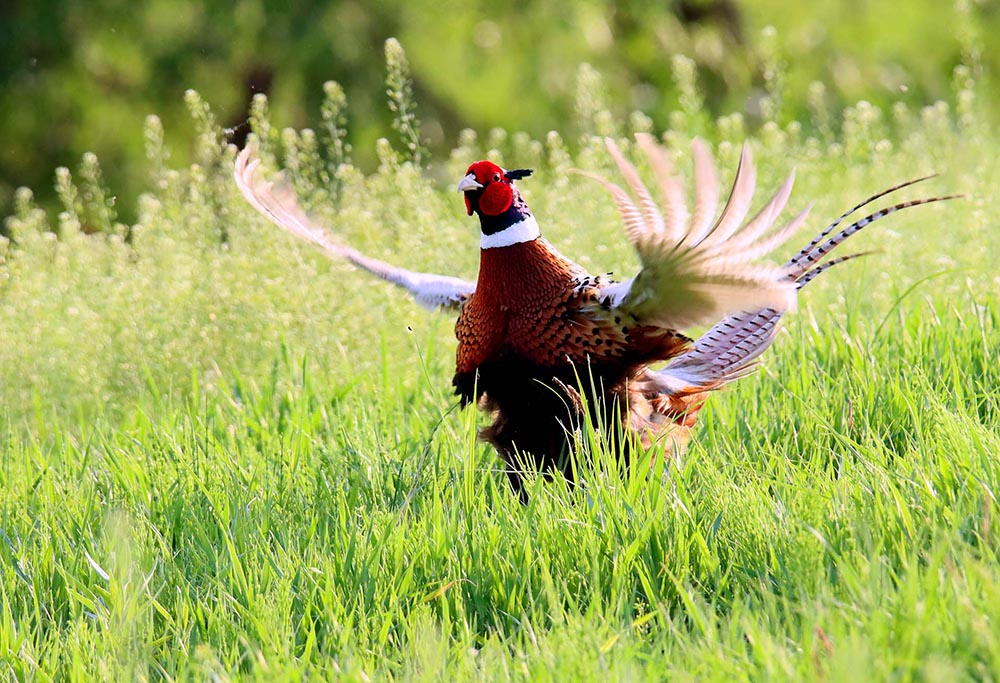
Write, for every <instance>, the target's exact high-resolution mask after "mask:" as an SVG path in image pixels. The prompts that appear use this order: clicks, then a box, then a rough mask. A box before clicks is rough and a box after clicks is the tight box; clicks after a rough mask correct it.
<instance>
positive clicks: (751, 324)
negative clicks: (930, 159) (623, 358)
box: [643, 176, 959, 396]
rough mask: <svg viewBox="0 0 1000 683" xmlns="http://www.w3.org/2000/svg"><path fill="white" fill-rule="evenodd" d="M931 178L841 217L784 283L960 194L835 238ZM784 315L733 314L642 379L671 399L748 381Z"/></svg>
mask: <svg viewBox="0 0 1000 683" xmlns="http://www.w3.org/2000/svg"><path fill="white" fill-rule="evenodd" d="M931 177H933V176H927V177H924V178H917V179H916V180H911V181H908V182H905V183H902V184H899V185H896V186H894V187H890V188H888V189H887V190H883V191H882V192H879V193H878V194H875V195H873V196H871V197H869V198H867V199H866V200H864V201H863V202H861V203H860V204H858V205H857V206H855V207H854V208H852V209H851V210H850V211H847V212H845V213H844V214H842V215H841V216H840V217H839V218H837V220H835V221H833V222H832V223H831V224H830V225H828V226H827V227H826V228H825V229H824V230H823V231H822V232H821V233H820V234H819V235H818V236H817V237H816V238H815V239H813V240H812V241H811V242H809V244H807V245H806V246H805V247H804V248H803V249H802V250H801V251H799V252H798V253H797V254H796V255H795V256H794V257H792V258H791V259H790V260H789V261H788V262H787V263H786V264H785V270H786V275H785V278H786V281H787V282H789V283H790V284H792V286H794V287H795V288H796V289H802V288H803V287H805V286H806V285H807V284H809V283H810V282H812V280H814V279H815V278H816V277H817V276H819V275H820V274H822V273H824V272H826V271H827V270H829V269H830V268H832V267H833V266H836V265H838V264H840V263H843V262H844V261H847V260H850V259H852V258H856V257H858V256H864V255H865V254H864V253H854V254H848V255H846V256H840V257H838V258H832V259H828V260H826V261H822V262H820V260H821V259H823V258H825V257H826V255H828V254H829V253H830V252H831V251H833V250H834V249H835V248H836V247H837V246H838V245H840V244H842V243H843V242H845V241H846V240H847V239H848V238H849V237H851V235H854V234H855V233H857V232H859V231H860V230H863V229H864V228H865V227H867V226H869V225H871V224H872V223H874V222H875V221H877V220H880V219H882V218H885V217H886V216H888V215H889V214H892V213H895V212H897V211H902V210H903V209H908V208H911V207H914V206H920V205H922V204H930V203H933V202H940V201H945V200H948V199H955V198H957V197H958V196H959V195H947V196H940V197H927V198H925V199H915V200H911V201H906V202H901V203H898V204H895V205H892V206H888V207H886V208H884V209H881V210H879V211H876V212H874V213H872V214H869V215H867V216H865V217H864V218H861V219H859V220H857V221H855V222H853V223H851V224H850V225H848V226H847V227H846V228H843V229H842V230H841V231H840V232H838V233H836V234H834V235H833V236H831V233H833V231H834V230H835V229H836V228H837V226H839V225H840V224H841V223H842V222H843V220H844V219H845V218H847V217H848V216H850V215H851V214H852V213H854V212H855V211H857V210H858V209H861V208H863V207H864V206H867V205H868V204H869V203H871V202H873V201H875V200H877V199H880V198H881V197H884V196H886V195H887V194H889V193H891V192H895V191H896V190H901V189H903V188H904V187H909V186H910V185H914V184H915V183H919V182H921V181H924V180H927V179H928V178H931ZM781 316H782V311H780V310H776V309H774V308H759V309H757V310H750V311H746V312H742V313H737V314H734V315H730V316H728V317H726V318H725V319H723V320H722V321H721V322H719V323H718V324H716V325H715V326H714V327H712V328H711V329H710V330H708V331H707V332H705V334H703V335H702V336H701V337H699V338H698V340H697V341H696V342H695V343H694V346H693V348H692V349H691V350H690V351H688V352H686V353H684V354H681V355H680V356H677V357H676V358H674V359H673V360H672V361H671V362H670V363H669V364H668V365H667V366H666V367H664V368H663V369H661V370H659V371H656V372H653V371H649V372H648V373H647V374H646V376H644V377H643V381H644V382H645V383H646V384H649V385H652V386H653V388H655V389H656V390H658V391H662V392H664V393H666V394H669V395H671V396H686V395H689V394H696V393H700V392H704V391H707V390H711V389H716V388H719V387H720V386H722V385H725V384H728V383H729V382H732V381H734V380H737V379H739V378H740V377H744V376H746V375H748V374H750V373H751V372H753V370H754V369H755V368H756V365H757V363H756V360H757V358H758V356H760V354H762V353H763V352H764V351H765V350H766V349H767V348H768V347H769V346H770V345H771V343H772V342H773V341H774V337H775V335H776V334H777V332H778V329H779V321H780V320H781Z"/></svg>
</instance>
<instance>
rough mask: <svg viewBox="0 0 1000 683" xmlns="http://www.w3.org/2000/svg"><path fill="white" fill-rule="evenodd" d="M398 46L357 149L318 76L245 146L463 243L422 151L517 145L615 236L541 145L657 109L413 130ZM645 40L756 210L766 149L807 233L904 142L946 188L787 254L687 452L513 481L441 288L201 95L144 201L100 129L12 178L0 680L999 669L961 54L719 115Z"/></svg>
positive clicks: (988, 674)
mask: <svg viewBox="0 0 1000 683" xmlns="http://www.w3.org/2000/svg"><path fill="white" fill-rule="evenodd" d="M391 52H392V51H391V50H390V57H392V56H393V55H392V54H391ZM396 56H397V57H399V56H400V55H396ZM390 62H392V59H390ZM397 62H399V60H398V59H397ZM390 66H391V68H390V79H389V82H390V91H391V92H390V100H391V101H392V103H393V105H394V107H395V110H396V111H397V114H398V116H397V121H396V123H397V125H396V128H397V132H396V134H395V135H394V139H395V140H397V141H396V142H395V143H390V142H387V141H381V142H380V143H379V146H378V155H379V160H380V165H379V167H378V169H377V170H375V171H374V172H371V173H362V172H361V171H360V170H358V169H357V168H355V167H354V166H352V165H351V163H350V150H349V149H348V148H347V147H346V146H345V145H344V144H343V135H342V133H343V130H344V129H343V126H344V121H343V116H342V114H343V93H342V91H340V90H339V88H337V87H336V86H334V85H330V86H328V88H327V93H326V94H327V100H326V104H325V105H324V108H323V110H322V111H321V112H317V113H316V118H315V121H316V132H313V131H293V130H283V129H281V127H280V126H281V122H280V121H273V120H271V119H270V117H269V116H268V114H267V107H266V101H264V100H263V99H258V100H257V103H256V109H255V115H254V128H255V131H256V133H257V135H258V137H259V139H260V140H261V144H262V148H263V151H264V156H265V158H266V159H268V160H269V161H270V162H271V163H272V164H273V165H274V166H283V167H288V168H289V169H290V173H291V175H292V178H293V179H294V182H295V184H296V186H297V187H298V188H299V190H300V192H301V194H302V195H303V197H305V198H306V200H307V202H308V204H309V205H310V206H311V207H312V210H313V211H314V213H315V214H316V215H317V216H318V217H321V218H323V219H324V220H325V221H326V222H327V223H328V224H329V225H330V226H331V227H332V229H333V230H335V232H336V233H337V234H339V235H341V236H342V237H343V239H344V240H345V241H347V242H349V243H351V244H352V245H354V246H356V247H358V248H360V249H362V250H366V251H368V252H369V253H371V254H373V255H376V256H380V257H383V258H387V259H390V260H392V261H394V262H396V263H399V264H401V265H404V266H406V267H408V268H413V269H426V270H431V271H434V272H445V273H450V274H456V275H463V276H467V277H473V276H474V275H475V272H476V266H477V259H478V253H477V252H478V248H477V245H478V229H477V225H476V224H475V222H474V221H473V220H472V219H468V218H466V217H465V215H464V211H463V207H462V202H461V199H460V198H459V197H458V196H457V195H456V194H455V193H454V192H453V187H454V182H455V181H456V179H458V178H459V177H461V175H462V173H463V171H464V169H465V167H466V166H467V165H468V163H470V162H471V161H473V160H475V159H478V158H482V157H484V156H487V157H490V158H493V159H496V160H499V161H501V162H505V163H509V164H510V165H516V166H518V167H532V168H534V169H536V172H535V175H534V176H532V177H531V178H530V179H526V180H524V181H522V182H521V187H522V189H523V192H524V193H525V195H526V198H527V200H528V202H529V203H530V205H531V206H532V208H533V210H534V212H535V214H536V215H537V216H538V218H539V222H540V223H541V224H542V226H543V232H544V233H545V234H546V236H547V237H548V238H549V239H550V240H552V241H553V242H554V243H555V244H556V245H557V246H558V247H559V249H560V250H561V251H562V252H563V253H565V254H567V255H568V256H571V257H573V258H576V259H578V260H579V261H580V262H582V263H583V264H584V265H586V266H588V267H590V268H592V269H593V270H595V271H598V272H605V271H609V270H612V271H615V272H616V273H618V274H619V275H623V274H627V273H629V271H630V269H632V268H634V267H635V264H636V262H635V258H634V256H633V255H632V253H631V252H630V248H629V246H628V244H627V242H626V240H625V238H624V234H623V231H622V227H621V225H620V222H619V219H618V217H617V214H616V211H615V209H614V206H613V203H612V201H611V198H610V197H609V196H608V195H606V194H605V193H604V192H603V190H599V189H598V187H597V186H596V185H594V184H593V183H592V182H591V181H589V180H587V179H586V178H583V177H580V176H578V175H574V174H573V173H571V169H572V168H574V167H579V168H585V169H591V170H599V171H602V172H606V173H609V174H610V173H612V167H611V162H610V159H608V158H607V157H606V155H605V154H604V153H603V151H602V146H601V142H600V138H599V136H601V135H612V136H615V137H618V138H621V139H622V141H623V144H624V143H626V142H627V140H628V138H629V137H630V135H631V133H632V132H633V131H635V130H648V129H649V127H650V123H649V119H648V118H646V117H645V116H644V115H642V114H641V113H636V114H634V115H632V116H631V117H630V118H627V119H626V120H620V119H619V118H617V117H614V116H612V115H611V114H609V113H608V110H607V106H606V104H605V101H604V98H603V95H602V91H601V86H600V78H599V76H598V75H597V74H596V73H595V72H593V71H587V70H583V71H582V72H581V79H580V88H579V94H578V117H577V118H578V120H577V121H575V122H574V124H573V125H574V127H575V128H574V130H575V129H576V128H579V129H580V130H581V131H582V132H581V133H580V135H576V134H575V133H569V132H567V131H560V132H552V133H550V134H549V135H548V136H547V137H546V138H545V139H541V140H535V139H531V138H529V137H528V136H527V135H524V134H518V133H516V132H513V131H510V132H508V131H503V130H493V131H486V132H481V133H480V134H478V135H476V134H474V133H472V132H471V131H466V132H464V133H463V134H462V136H461V138H460V143H459V146H458V147H457V148H456V149H455V150H454V151H453V152H452V154H451V156H450V158H448V159H440V158H437V159H433V158H432V159H428V158H427V156H426V155H425V154H423V153H422V150H421V146H420V133H419V128H418V123H417V120H416V118H414V116H413V108H412V105H413V101H412V96H411V95H410V94H409V92H408V87H407V83H406V78H405V65H403V64H401V63H397V64H396V65H395V66H392V65H390ZM673 68H674V72H675V78H676V79H677V83H678V86H679V87H680V89H681V92H682V94H683V96H682V97H681V102H682V107H681V108H680V109H678V110H677V112H675V114H674V116H673V117H672V119H671V126H670V129H669V130H667V131H655V132H656V133H657V134H661V133H662V135H663V139H664V140H665V141H666V143H667V144H668V146H669V147H670V149H671V151H672V153H673V154H674V156H675V160H676V163H677V166H678V168H679V169H682V170H683V173H684V176H685V178H686V179H687V180H690V176H691V173H690V164H689V162H690V158H689V157H690V154H689V150H690V145H689V141H690V139H691V138H692V137H693V136H694V135H701V136H704V137H706V138H707V139H708V140H709V141H710V142H711V143H712V145H713V148H714V150H715V153H716V156H717V159H718V161H719V165H720V169H724V171H723V176H724V177H725V178H726V179H727V181H728V180H729V179H731V177H732V175H731V174H732V173H733V171H734V169H735V165H736V159H737V157H738V154H739V147H740V145H741V144H742V142H743V140H744V138H750V139H751V143H752V145H753V148H754V152H755V158H756V160H757V163H758V169H759V185H758V186H759V188H761V189H760V190H759V194H758V197H757V203H756V206H759V205H760V204H761V203H762V202H763V201H764V200H765V197H764V196H763V194H764V193H767V192H769V191H773V190H775V189H776V188H777V187H778V185H779V184H780V182H781V181H782V180H783V178H784V176H785V174H787V172H788V171H789V170H790V168H791V167H795V169H796V171H797V181H796V187H795V191H794V194H793V197H792V201H791V204H790V207H789V210H788V215H789V216H791V215H793V214H794V213H795V212H797V211H799V210H800V209H801V208H802V207H804V206H805V205H806V204H807V203H808V202H809V201H814V202H815V208H814V209H813V213H812V215H813V219H812V220H811V221H810V223H809V228H808V231H809V232H812V231H816V232H818V231H819V230H820V229H822V227H823V226H824V225H825V224H826V222H828V220H829V219H832V218H834V217H835V216H837V215H839V213H840V212H841V211H842V210H844V209H845V208H847V207H849V206H852V205H853V204H854V203H856V202H857V201H858V200H860V199H861V198H863V197H865V196H867V195H869V194H871V193H873V192H875V191H877V190H880V189H882V188H883V187H885V186H887V185H890V184H894V183H896V182H898V181H902V180H906V179H909V178H912V177H916V176H920V175H923V174H926V173H929V172H937V173H939V174H940V175H939V176H938V177H937V178H935V179H933V180H930V181H928V182H927V183H924V184H923V185H920V186H918V188H911V189H910V190H907V191H906V192H905V196H906V197H908V198H912V197H916V196H920V195H923V194H950V193H956V192H957V193H963V194H964V195H965V198H964V199H963V200H956V201H951V202H947V203H942V204H935V205H932V206H928V207H919V208H916V209H914V210H912V211H906V212H903V213H901V214H897V215H894V216H892V217H890V218H888V219H886V220H884V221H882V222H880V223H878V224H876V225H875V226H872V227H871V228H869V229H868V230H867V231H866V232H865V233H863V234H861V235H859V236H858V237H857V238H856V239H855V240H853V241H854V247H855V248H856V249H863V250H875V252H876V253H874V254H872V255H870V256H868V257H867V258H864V259H859V260H856V261H852V262H851V263H848V264H845V265H844V266H842V267H838V268H836V269H834V270H833V271H831V272H830V273H829V274H828V275H824V276H823V277H822V278H821V279H819V280H817V281H816V282H815V283H813V284H811V285H810V286H809V287H808V288H807V289H806V290H804V292H803V294H802V297H801V299H800V305H799V309H798V310H797V311H796V312H795V313H794V314H792V315H789V316H788V317H787V324H786V326H785V330H784V332H783V333H782V334H781V335H780V337H779V339H778V341H777V342H776V344H775V345H774V347H773V348H772V349H771V350H770V351H769V352H768V354H767V355H766V357H765V362H764V365H763V367H762V369H761V370H760V371H759V372H758V373H757V374H755V375H754V376H752V377H750V378H748V379H745V380H743V381H741V382H739V383H738V384H737V385H735V386H733V387H732V388H731V389H729V390H727V391H725V392H721V393H720V394H718V395H716V396H713V397H712V399H711V400H710V402H709V405H708V407H707V408H706V410H705V411H704V412H703V413H702V416H703V417H702V420H701V426H700V429H699V431H698V433H697V437H696V438H695V440H694V442H693V444H692V446H691V448H690V450H689V452H688V453H687V454H686V455H685V456H684V457H683V458H679V459H676V460H673V461H671V462H668V463H659V464H658V465H656V466H655V467H652V468H650V469H648V470H647V469H644V468H637V469H636V470H635V471H632V472H630V473H628V474H627V475H625V476H621V477H619V476H607V475H606V474H601V472H600V469H599V468H596V469H594V470H590V471H585V472H584V473H583V483H582V484H581V485H580V486H578V487H576V488H569V487H567V486H566V485H565V484H563V483H562V482H560V481H547V480H535V481H534V482H533V485H532V495H531V499H530V502H529V503H528V504H527V505H521V504H520V503H519V502H518V501H517V499H516V498H514V497H513V496H511V495H510V493H509V491H508V489H507V484H506V480H505V477H504V475H503V474H502V472H500V471H499V461H498V459H497V457H496V456H495V454H494V452H493V451H492V450H491V449H490V448H488V447H486V446H485V445H484V444H481V443H478V442H477V440H476V437H475V433H476V428H477V424H479V423H480V422H481V421H482V420H483V417H482V416H480V415H477V414H476V413H475V412H474V411H472V410H465V411H461V410H459V409H457V406H456V399H455V398H454V397H453V396H452V395H451V391H450V379H451V373H452V369H453V362H454V360H453V358H454V345H455V341H454V338H453V334H452V324H453V321H452V319H451V318H450V317H448V316H444V315H436V314H430V313H427V312H425V311H423V310H422V309H420V308H418V307H417V306H416V305H415V304H412V303H411V302H409V301H408V300H404V297H403V296H401V295H400V292H398V291H396V290H394V289H392V288H391V287H390V286H389V285H386V284H384V283H381V282H378V281H375V280H372V279H370V278H369V277H367V276H366V275H364V274H362V273H359V272H357V271H355V270H353V269H351V268H350V267H348V266H346V265H344V264H342V263H339V262H333V261H330V260H328V259H326V258H325V257H324V256H323V255H322V254H320V253H318V252H317V250H316V249H313V248H311V247H310V246H308V245H305V244H301V243H298V242H296V241H294V240H293V239H292V238H290V237H287V236H286V235H284V234H282V233H280V232H279V231H277V230H276V229H275V228H273V227H272V226H270V225H269V224H266V223H265V222H264V221H263V220H262V219H260V218H259V217H258V216H257V215H256V214H255V213H254V212H252V210H251V209H249V207H247V206H246V205H245V204H244V203H243V201H242V200H241V199H240V198H239V196H238V194H237V192H236V189H235V187H234V184H233V182H232V179H231V167H232V161H233V159H234V155H235V151H234V150H233V149H232V148H230V147H227V146H226V145H225V144H224V142H223V136H222V131H221V129H220V127H219V126H218V125H217V123H216V122H215V121H214V119H213V117H212V115H211V112H210V110H209V107H208V105H207V104H206V102H205V100H203V99H202V98H201V97H199V96H198V95H197V94H195V93H189V94H188V96H187V103H188V106H189V108H190V110H191V113H192V123H191V125H192V126H195V127H196V129H197V131H198V139H199V142H198V147H197V157H198V161H197V163H195V164H193V165H190V166H186V167H184V168H174V167H173V166H172V165H171V162H170V149H169V141H170V135H171V133H170V131H164V130H163V128H162V126H161V125H160V124H159V121H158V120H157V119H156V118H155V117H151V118H150V119H149V120H148V121H147V123H146V147H147V157H148V168H147V172H148V179H147V181H146V187H147V192H146V193H145V194H144V195H143V196H142V197H141V198H140V200H139V220H138V222H137V223H136V224H134V225H123V224H119V223H118V222H117V219H116V214H115V206H114V204H115V200H114V196H113V193H112V192H111V190H109V189H108V188H107V187H106V186H105V184H104V183H103V181H102V179H101V168H100V164H99V161H98V160H97V159H96V158H94V157H92V156H88V157H85V158H84V160H83V163H82V165H81V167H80V168H79V169H74V170H73V171H72V172H71V171H69V170H67V169H60V170H59V171H57V174H56V189H57V192H58V194H59V197H60V199H61V200H62V202H63V205H64V210H63V212H62V213H60V214H59V215H58V216H56V215H47V214H46V213H45V212H43V211H42V210H40V209H38V208H37V207H36V206H35V204H34V203H33V200H32V195H31V193H30V191H28V190H26V189H22V190H19V191H18V194H17V201H16V213H15V215H14V216H12V217H11V218H9V219H8V220H7V222H6V223H5V229H6V231H7V234H8V236H9V239H0V439H2V443H3V447H2V453H3V457H2V458H0V679H8V680H17V681H93V680H139V681H144V680H150V681H158V680H164V681H201V680H211V681H244V680H245V681H303V680H343V681H387V680H405V681H410V680H416V681H420V680H423V681H442V680H448V681H450V680H489V681H492V680H504V681H506V680H517V681H529V680H530V681H546V680H551V681H605V680H649V681H661V680H678V681H684V680H692V681H694V680H697V681H715V680H718V681H732V680H737V681H739V680H789V679H797V680H818V681H841V680H842V681H854V680H891V681H961V680H996V679H997V677H998V672H1000V618H998V615H1000V557H998V548H1000V504H998V502H997V495H998V494H1000V392H998V387H1000V296H998V292H1000V225H998V222H1000V221H998V217H997V216H998V213H997V209H998V206H997V199H996V192H997V190H996V188H997V187H998V183H1000V162H998V161H997V159H998V150H1000V138H998V135H997V132H996V131H997V128H996V126H995V125H994V118H993V116H992V115H991V113H990V112H989V111H988V108H987V107H985V106H983V105H982V104H981V103H980V99H981V98H980V96H979V94H980V93H981V92H982V91H983V89H984V88H987V87H990V86H989V83H988V82H987V81H984V80H983V79H982V78H981V77H980V76H981V74H980V73H979V70H978V69H977V68H976V67H975V65H974V64H970V65H965V66H962V67H959V68H958V69H957V70H956V72H955V74H954V85H953V95H952V97H951V99H949V100H948V101H943V102H937V103H930V104H928V106H926V107H924V108H913V107H909V106H906V105H902V104H900V105H897V106H895V107H892V108H888V109H879V108H876V107H874V106H872V105H870V104H867V103H864V102H861V103H858V104H857V105H855V106H853V107H851V108H849V109H847V110H846V111H844V112H837V113H834V112H830V111H829V110H827V109H826V108H825V107H824V106H823V97H822V96H823V93H822V89H821V87H819V86H815V87H814V88H813V91H811V96H814V101H815V107H814V108H813V114H812V116H811V117H810V118H808V119H806V120H786V119H785V118H783V117H782V112H781V107H780V101H781V98H780V95H781V93H780V90H778V89H777V86H775V88H776V89H775V90H773V91H770V92H769V93H768V94H767V95H766V96H765V97H764V99H763V103H762V111H763V112H764V120H763V121H762V122H759V123H754V124H753V125H751V124H750V123H748V122H747V121H745V120H744V119H743V118H742V117H741V116H740V115H730V116H725V117H723V118H721V119H717V120H716V119H712V118H710V117H709V116H708V115H707V114H706V113H705V111H704V109H703V107H702V106H701V102H700V100H699V91H698V87H697V84H695V83H694V82H693V80H692V76H691V70H690V64H687V63H686V62H685V61H684V60H683V59H678V60H675V62H674V64H673ZM394 69H395V71H393V70H394ZM393 73H395V76H393V75H392V74H393ZM393 78H395V80H393ZM387 132H389V131H387ZM400 140H401V141H400ZM809 237H811V235H808V234H805V233H803V235H802V240H803V241H805V240H807V239H808V238H809ZM795 246H798V245H795V244H791V245H790V248H791V247H795ZM848 249H849V248H848Z"/></svg>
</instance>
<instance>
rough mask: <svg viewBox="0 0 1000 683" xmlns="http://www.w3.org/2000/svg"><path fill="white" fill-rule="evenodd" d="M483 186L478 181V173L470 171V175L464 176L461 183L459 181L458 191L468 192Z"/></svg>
mask: <svg viewBox="0 0 1000 683" xmlns="http://www.w3.org/2000/svg"><path fill="white" fill-rule="evenodd" d="M481 187H482V185H480V184H479V183H478V182H477V181H476V174H475V173H470V174H469V175H467V176H465V177H464V178H462V180H460V181H459V183H458V191H459V192H468V191H469V190H478V189H479V188H481Z"/></svg>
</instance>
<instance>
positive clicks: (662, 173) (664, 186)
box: [635, 133, 688, 242]
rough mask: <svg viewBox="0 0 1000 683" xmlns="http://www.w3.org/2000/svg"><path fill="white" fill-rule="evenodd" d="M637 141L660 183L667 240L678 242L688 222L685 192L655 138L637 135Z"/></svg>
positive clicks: (643, 134)
mask: <svg viewBox="0 0 1000 683" xmlns="http://www.w3.org/2000/svg"><path fill="white" fill-rule="evenodd" d="M635 139H636V142H638V143H639V147H640V148H641V149H642V151H643V152H645V154H646V157H647V158H648V159H649V164H650V166H651V167H652V168H653V174H654V175H655V176H656V180H657V182H659V183H660V194H661V195H662V198H663V207H662V212H663V220H664V223H665V227H666V230H665V236H666V238H667V239H669V240H671V241H673V242H677V241H678V240H680V239H681V237H683V235H684V226H685V225H686V224H687V221H688V209H687V204H686V203H685V202H684V190H683V189H682V188H681V184H680V182H679V181H678V180H677V177H676V176H675V175H674V172H673V168H672V167H671V165H670V160H669V159H668V158H667V154H666V152H665V151H664V150H663V148H662V147H661V146H660V145H658V144H657V143H656V141H655V140H654V139H653V136H652V135H649V134H648V133H637V134H636V136H635Z"/></svg>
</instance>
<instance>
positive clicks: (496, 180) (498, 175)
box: [493, 173, 500, 183]
mask: <svg viewBox="0 0 1000 683" xmlns="http://www.w3.org/2000/svg"><path fill="white" fill-rule="evenodd" d="M493 182H495V183H499V182H500V174H499V173H494V174H493Z"/></svg>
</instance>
